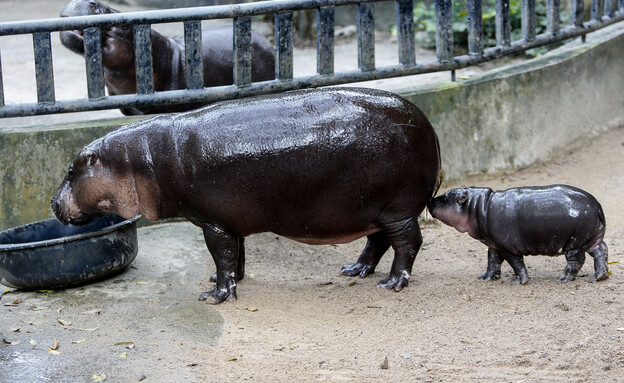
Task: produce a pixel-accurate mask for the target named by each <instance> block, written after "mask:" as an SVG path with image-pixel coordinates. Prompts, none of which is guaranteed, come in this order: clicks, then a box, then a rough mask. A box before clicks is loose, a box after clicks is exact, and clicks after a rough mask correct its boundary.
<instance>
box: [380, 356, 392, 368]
mask: <svg viewBox="0 0 624 383" xmlns="http://www.w3.org/2000/svg"><path fill="white" fill-rule="evenodd" d="M379 367H381V369H382V370H387V369H388V368H389V367H390V364H389V363H388V356H387V355H386V358H385V359H384V361H383V362H382V363H381V366H379Z"/></svg>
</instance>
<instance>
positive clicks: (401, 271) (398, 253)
mask: <svg viewBox="0 0 624 383" xmlns="http://www.w3.org/2000/svg"><path fill="white" fill-rule="evenodd" d="M385 228H386V233H387V235H388V240H389V241H390V244H391V245H392V248H393V249H394V260H393V261H392V268H391V269H390V275H388V277H387V278H385V279H382V280H381V281H379V287H383V288H385V289H394V291H401V290H402V289H403V288H404V287H407V285H408V284H409V278H410V275H411V274H412V267H413V266H414V261H415V260H416V255H418V251H419V250H420V246H421V245H422V242H423V239H422V234H421V233H420V227H419V226H418V217H413V218H408V219H405V220H403V221H400V222H397V223H392V224H388V225H386V227H385Z"/></svg>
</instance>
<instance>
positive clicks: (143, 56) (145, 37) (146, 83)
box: [134, 24, 154, 94]
mask: <svg viewBox="0 0 624 383" xmlns="http://www.w3.org/2000/svg"><path fill="white" fill-rule="evenodd" d="M134 57H135V65H136V82H137V93H138V94H147V93H153V92H154V70H153V69H152V29H151V27H150V26H149V25H148V24H142V25H135V26H134Z"/></svg>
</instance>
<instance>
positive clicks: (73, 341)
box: [71, 339, 87, 344]
mask: <svg viewBox="0 0 624 383" xmlns="http://www.w3.org/2000/svg"><path fill="white" fill-rule="evenodd" d="M86 341H87V340H86V339H79V340H72V341H71V342H72V344H78V343H82V342H86Z"/></svg>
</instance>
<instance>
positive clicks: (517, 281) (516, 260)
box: [503, 253, 529, 285]
mask: <svg viewBox="0 0 624 383" xmlns="http://www.w3.org/2000/svg"><path fill="white" fill-rule="evenodd" d="M503 258H505V260H506V261H507V263H509V265H510V266H511V268H512V269H513V271H514V273H515V274H516V276H515V277H514V278H513V279H512V280H511V283H512V284H514V285H526V284H527V282H528V281H529V273H528V272H527V268H526V266H525V265H524V257H523V256H522V255H513V254H509V253H503Z"/></svg>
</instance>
